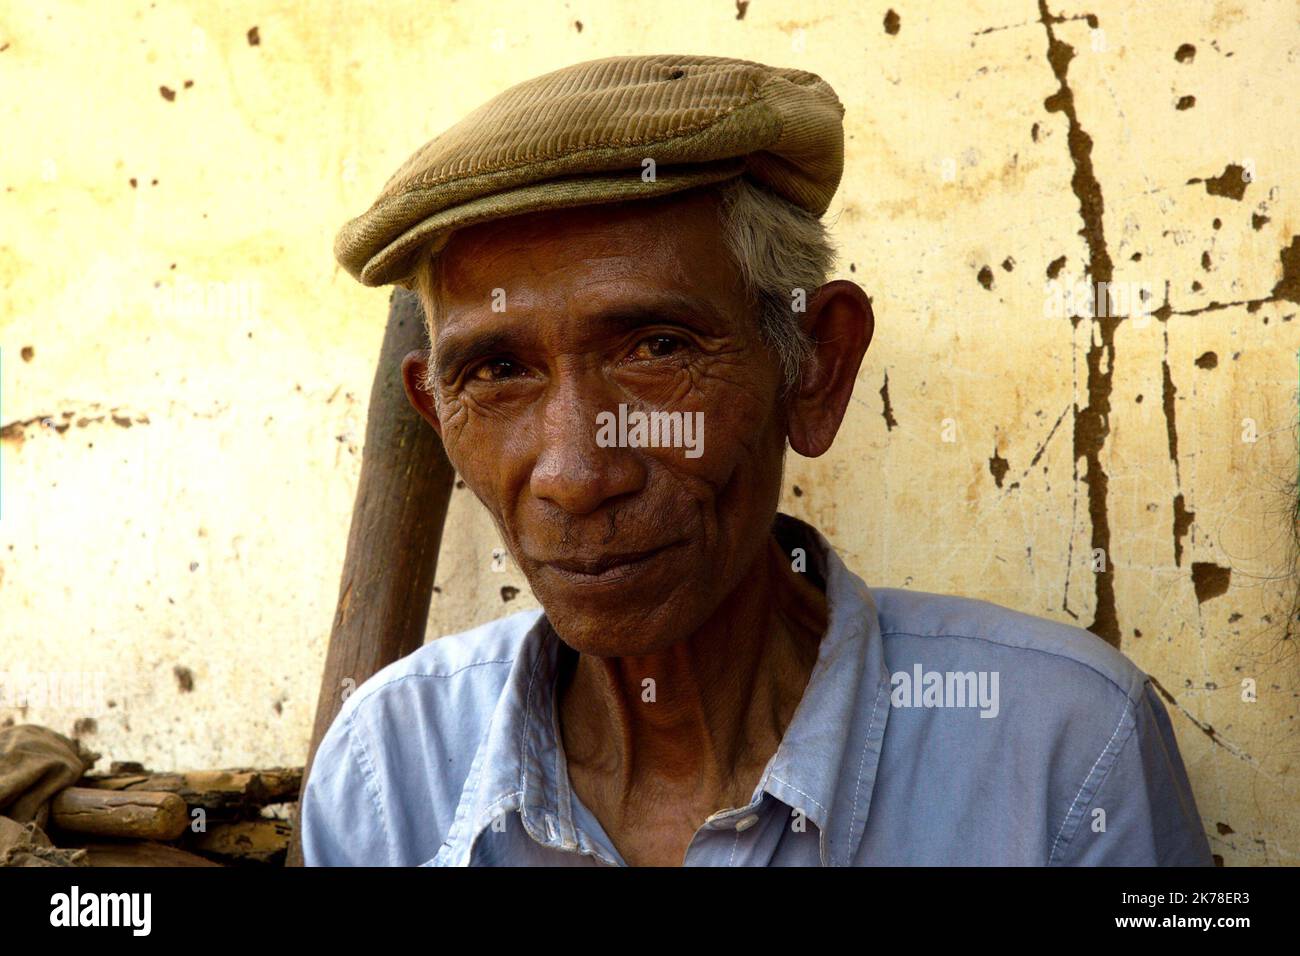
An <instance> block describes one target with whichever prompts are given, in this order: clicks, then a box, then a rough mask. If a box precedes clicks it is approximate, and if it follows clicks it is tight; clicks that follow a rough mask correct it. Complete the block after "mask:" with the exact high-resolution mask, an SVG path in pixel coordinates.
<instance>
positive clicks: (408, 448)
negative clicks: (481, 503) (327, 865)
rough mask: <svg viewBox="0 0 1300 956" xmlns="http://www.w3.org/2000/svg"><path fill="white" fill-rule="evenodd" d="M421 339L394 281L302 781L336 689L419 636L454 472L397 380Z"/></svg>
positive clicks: (419, 314) (416, 317)
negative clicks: (337, 598)
mask: <svg viewBox="0 0 1300 956" xmlns="http://www.w3.org/2000/svg"><path fill="white" fill-rule="evenodd" d="M427 346H428V342H427V340H426V338H425V333H424V313H423V310H422V309H421V307H420V302H419V298H418V297H417V296H416V295H415V294H414V293H412V292H408V291H406V290H405V289H401V288H396V289H394V290H393V294H392V296H391V297H390V298H389V300H388V326H387V328H386V329H385V331H384V342H383V345H382V346H381V347H380V350H379V365H378V367H377V368H376V369H375V380H374V384H373V385H372V386H371V389H370V410H369V413H368V417H367V420H366V444H365V448H364V449H363V450H362V453H361V479H360V482H359V484H358V485H357V497H356V502H355V503H354V505H353V507H352V529H351V531H349V532H348V550H347V555H346V557H345V558H344V560H343V577H342V580H341V581H340V582H339V600H338V607H337V609H336V610H335V612H334V627H333V630H332V631H331V633H330V643H329V651H328V652H327V654H326V658H325V673H324V676H323V677H322V678H321V688H320V697H319V699H318V700H317V704H316V722H315V725H314V726H313V728H312V735H311V746H310V748H309V749H308V753H307V761H306V767H305V770H304V772H303V777H302V779H303V786H304V787H305V786H306V784H307V779H308V776H309V775H310V773H311V761H312V758H314V757H315V755H316V748H317V747H318V746H319V745H320V741H321V738H322V737H324V736H325V731H326V730H328V729H329V726H330V724H331V723H332V722H333V720H334V717H335V716H336V715H337V714H338V712H339V708H340V707H341V706H342V704H343V699H344V691H345V690H346V689H348V688H352V689H355V688H356V687H359V686H360V685H361V682H362V681H364V680H365V679H366V678H367V677H370V676H371V675H372V674H374V673H375V672H376V671H378V670H379V669H380V668H382V667H384V666H385V665H386V664H391V663H392V662H393V661H395V660H397V659H398V658H401V657H404V656H406V655H407V654H410V653H411V652H412V651H415V650H417V649H418V648H419V647H420V645H421V644H423V643H424V629H425V623H426V621H427V619H428V616H429V600H430V598H431V596H432V594H433V577H434V571H435V570H436V569H437V564H438V546H439V544H440V543H441V540H442V526H443V522H444V521H445V519H446V517H447V503H448V500H449V499H450V497H451V486H452V482H453V481H454V479H455V472H454V471H453V470H452V467H451V464H450V463H449V462H448V461H447V455H446V453H445V452H444V451H443V448H442V440H441V439H440V438H439V437H438V433H437V432H435V431H434V430H433V429H432V428H431V427H430V426H429V423H428V422H426V421H425V420H424V419H423V418H421V417H420V416H419V414H418V413H417V412H416V411H415V409H414V408H412V407H411V403H410V402H409V401H408V400H407V398H406V393H405V391H404V390H403V388H402V369H401V366H402V359H403V358H405V357H406V354H407V353H408V352H410V351H411V350H413V349H422V348H426V347H427ZM300 799H301V796H300ZM297 820H298V813H297V812H295V814H294V823H295V826H294V835H293V843H292V845H291V846H290V848H289V853H288V857H287V859H286V861H285V865H286V866H301V865H302V837H301V833H300V830H299V828H298V826H297Z"/></svg>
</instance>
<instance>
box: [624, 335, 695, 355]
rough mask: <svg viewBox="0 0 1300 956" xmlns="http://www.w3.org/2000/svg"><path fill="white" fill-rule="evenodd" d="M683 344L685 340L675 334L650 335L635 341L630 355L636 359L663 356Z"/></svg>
mask: <svg viewBox="0 0 1300 956" xmlns="http://www.w3.org/2000/svg"><path fill="white" fill-rule="evenodd" d="M685 345H686V341H685V340H684V339H682V338H680V337H678V336H676V335H650V336H647V337H646V338H644V339H642V340H641V341H640V342H638V343H637V346H636V348H635V349H634V350H633V351H632V355H633V357H635V358H638V359H655V358H665V357H667V356H669V355H672V354H673V353H674V352H677V351H680V350H681V349H682V348H684V347H685Z"/></svg>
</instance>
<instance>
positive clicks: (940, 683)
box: [301, 515, 1212, 866]
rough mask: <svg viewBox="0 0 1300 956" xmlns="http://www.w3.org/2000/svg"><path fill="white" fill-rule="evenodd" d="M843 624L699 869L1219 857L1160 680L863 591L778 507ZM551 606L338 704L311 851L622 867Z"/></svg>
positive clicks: (1051, 638) (943, 606)
mask: <svg viewBox="0 0 1300 956" xmlns="http://www.w3.org/2000/svg"><path fill="white" fill-rule="evenodd" d="M776 530H777V532H778V537H779V539H780V540H782V543H783V544H785V545H787V550H790V549H792V548H793V547H804V548H805V549H806V551H807V559H808V573H810V574H812V575H813V576H814V578H815V579H817V580H818V581H819V583H821V584H823V585H824V587H825V590H826V596H827V603H828V606H829V612H830V621H829V625H828V627H827V631H826V634H825V635H824V636H823V638H822V641H821V645H820V649H819V652H818V657H817V661H816V664H815V665H814V667H813V671H812V674H811V677H810V679H809V682H808V686H807V688H806V690H805V691H804V695H803V698H802V699H801V700H800V703H799V706H798V708H797V709H796V711H795V714H794V717H793V718H792V720H791V722H790V724H789V726H788V727H787V728H786V731H785V735H784V737H783V738H782V740H781V744H780V746H779V747H778V749H777V751H776V753H775V754H774V755H773V756H772V758H771V760H770V761H769V762H768V764H767V767H766V768H765V769H764V771H763V774H762V776H761V777H760V779H759V781H758V784H757V786H756V787H755V788H754V793H753V797H752V799H751V800H750V801H749V803H747V804H746V805H745V806H742V807H729V808H719V810H718V812H717V813H714V814H713V815H712V816H710V817H709V818H708V819H707V820H701V821H699V828H698V830H697V831H696V833H695V836H694V838H693V839H692V841H691V843H690V845H689V847H688V848H687V851H686V856H685V859H684V861H683V862H684V864H685V865H688V866H816V865H830V866H873V865H913V864H927V865H930V864H932V865H1027V866H1042V865H1056V866H1060V865H1096V864H1103V865H1157V866H1169V865H1211V864H1212V860H1211V856H1210V850H1209V845H1208V842H1207V840H1206V837H1205V832H1204V829H1203V826H1202V823H1201V819H1200V816H1199V815H1198V813H1197V810H1196V804H1195V801H1194V800H1193V798H1192V792H1191V788H1190V786H1189V784H1188V780H1187V774H1186V771H1185V769H1184V767H1183V762H1182V759H1181V758H1180V756H1179V753H1178V746H1177V743H1176V742H1175V740H1174V734H1173V729H1172V727H1171V726H1170V723H1169V717H1168V714H1167V713H1166V711H1165V708H1164V705H1163V703H1162V701H1161V699H1160V697H1159V695H1158V694H1157V693H1156V692H1155V690H1154V689H1153V688H1152V685H1151V681H1150V680H1149V679H1148V678H1147V677H1146V675H1144V674H1143V673H1142V672H1141V671H1139V670H1138V669H1137V668H1136V667H1135V666H1134V665H1133V664H1132V663H1131V662H1130V661H1129V660H1128V658H1126V657H1125V656H1124V655H1123V654H1121V653H1119V652H1118V651H1116V650H1115V649H1113V648H1111V647H1110V646H1109V645H1108V644H1106V643H1105V642H1103V641H1101V640H1100V639H1098V638H1096V637H1094V636H1093V635H1092V634H1090V633H1089V632H1087V631H1085V630H1083V629H1081V628H1077V627H1072V626H1069V625H1066V624H1058V623H1055V622H1052V621H1049V620H1046V619H1044V618H1038V617H1032V616H1029V615H1026V614H1020V613H1018V612H1015V611H1011V610H1008V609H1006V608H1002V607H999V606H997V605H994V604H989V603H986V602H983V601H976V600H971V599H967V598H958V597H946V596H941V595H935V594H925V593H919V592H915V591H908V590H896V589H889V588H868V587H867V586H866V584H864V583H863V581H862V580H861V579H860V578H859V577H858V576H857V575H855V574H853V573H852V572H851V571H849V569H848V568H847V567H845V565H844V563H843V562H842V561H841V560H840V558H839V556H838V555H837V554H836V553H835V551H834V550H833V549H832V548H831V547H830V545H829V544H828V543H827V542H826V540H825V539H824V538H823V537H822V536H821V535H820V534H819V533H817V532H816V531H814V530H813V529H812V528H810V527H809V526H807V525H805V524H803V523H802V522H798V521H796V520H795V519H792V518H788V517H786V516H784V515H781V516H778V520H777V524H776ZM574 653H575V652H574V651H573V650H571V649H570V648H568V647H567V646H566V645H564V644H562V643H561V642H560V641H559V639H558V638H557V637H556V636H555V633H554V631H552V630H551V628H550V626H549V624H548V622H547V621H546V619H545V617H544V615H543V614H542V612H540V611H536V610H534V611H524V612H520V613H518V614H514V615H511V616H509V617H506V618H503V619H501V620H498V621H493V622H492V623H490V624H487V625H484V626H482V627H478V628H475V629H474V630H472V631H467V632H465V633H462V634H456V635H453V636H450V637H444V638H441V639H439V640H436V641H432V642H430V643H428V644H426V645H425V646H424V647H422V648H420V649H419V650H418V651H416V652H415V653H413V654H410V655H408V656H407V657H405V658H403V659H401V660H399V661H397V662H395V663H393V664H391V665H389V666H388V667H385V668H384V669H383V670H381V671H379V673H377V674H375V675H374V676H373V677H371V678H370V679H369V680H367V681H366V682H365V683H363V684H362V685H361V686H360V687H359V688H357V690H356V691H355V692H354V693H353V694H352V695H351V696H350V697H349V698H348V699H347V700H346V701H345V702H344V704H343V707H342V710H341V711H340V713H339V715H338V717H337V718H336V719H335V721H334V723H333V724H332V725H331V727H330V729H329V731H328V733H327V734H326V735H325V738H324V739H323V740H322V742H321V745H320V748H319V749H318V751H317V753H316V758H315V762H314V763H313V766H312V769H311V775H310V779H309V781H308V784H307V788H306V790H305V792H304V794H303V798H302V807H301V821H302V824H301V825H302V842H303V853H304V858H305V861H306V863H307V865H309V866H416V865H423V866H467V865H468V866H490V865H547V866H579V865H623V860H622V858H621V857H620V856H619V854H618V851H617V850H616V849H615V847H614V845H613V843H612V842H611V841H610V839H609V838H608V837H607V836H606V835H605V833H604V831H603V830H602V828H601V826H600V824H599V822H598V821H597V820H596V818H595V816H594V815H593V814H592V813H591V812H590V811H589V810H588V809H587V808H586V807H585V806H584V805H583V804H582V801H581V800H579V799H578V795H577V794H576V793H574V792H573V789H572V787H571V785H570V782H569V776H568V773H567V769H566V763H565V756H564V750H563V746H562V743H561V735H560V733H559V725H558V718H557V708H556V677H557V674H558V673H559V668H560V666H561V659H560V656H561V655H562V654H563V655H573V654H574Z"/></svg>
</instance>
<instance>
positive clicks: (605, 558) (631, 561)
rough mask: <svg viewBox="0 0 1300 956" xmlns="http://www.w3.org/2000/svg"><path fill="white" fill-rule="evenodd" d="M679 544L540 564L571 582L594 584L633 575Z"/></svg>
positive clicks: (676, 542)
mask: <svg viewBox="0 0 1300 956" xmlns="http://www.w3.org/2000/svg"><path fill="white" fill-rule="evenodd" d="M681 544H682V542H680V541H674V542H671V543H669V544H664V545H660V546H658V547H655V548H646V549H644V550H641V551H625V552H622V553H619V554H602V555H601V556H600V557H598V558H560V559H556V560H554V561H543V562H542V565H543V566H544V567H547V568H550V569H551V570H553V571H556V572H557V573H558V574H559V575H560V576H561V577H564V578H567V579H568V580H570V581H576V582H580V583H593V584H596V583H602V582H605V581H615V580H619V579H621V578H623V577H627V576H629V575H632V574H635V573H636V572H637V571H638V570H640V569H641V567H643V566H644V565H646V564H648V563H649V562H650V561H652V560H653V559H654V558H656V557H658V556H659V555H660V554H663V553H664V552H665V551H668V550H670V549H672V548H676V547H679V546H680V545H681Z"/></svg>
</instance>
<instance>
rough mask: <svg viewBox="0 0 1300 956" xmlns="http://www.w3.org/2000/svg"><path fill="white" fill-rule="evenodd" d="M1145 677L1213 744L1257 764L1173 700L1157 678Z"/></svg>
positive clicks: (1252, 758)
mask: <svg viewBox="0 0 1300 956" xmlns="http://www.w3.org/2000/svg"><path fill="white" fill-rule="evenodd" d="M1147 679H1148V680H1150V681H1151V686H1152V687H1154V688H1155V689H1156V690H1157V691H1159V692H1160V696H1161V697H1163V698H1164V699H1165V700H1166V701H1167V702H1168V703H1169V705H1170V706H1172V707H1174V708H1176V709H1177V710H1178V712H1179V713H1180V714H1182V715H1183V716H1184V717H1186V718H1187V719H1188V720H1190V721H1191V722H1192V723H1193V724H1194V725H1195V726H1196V729H1197V730H1199V731H1200V732H1201V733H1203V734H1205V736H1207V737H1209V738H1210V740H1211V741H1213V742H1214V743H1215V744H1217V745H1219V746H1220V747H1222V748H1223V749H1224V750H1226V751H1228V753H1230V754H1232V755H1233V756H1234V757H1236V758H1238V759H1239V760H1244V761H1246V763H1248V764H1251V765H1254V766H1258V764H1256V761H1255V758H1254V757H1252V756H1251V755H1250V754H1248V753H1246V752H1245V751H1244V750H1242V749H1241V748H1240V747H1238V746H1236V745H1235V744H1231V743H1229V742H1228V741H1226V740H1224V739H1223V738H1222V737H1220V736H1219V732H1218V731H1217V730H1215V729H1214V727H1212V726H1211V725H1210V724H1207V723H1206V722H1205V721H1203V720H1198V719H1197V718H1196V717H1195V716H1193V715H1192V712H1191V711H1189V710H1188V709H1187V708H1186V707H1184V706H1183V705H1182V704H1180V703H1179V702H1178V701H1177V700H1175V699H1174V695H1173V694H1171V693H1169V691H1167V690H1165V689H1164V687H1163V686H1162V685H1161V683H1160V682H1159V681H1158V680H1156V679H1155V678H1154V677H1151V676H1150V675H1147Z"/></svg>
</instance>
